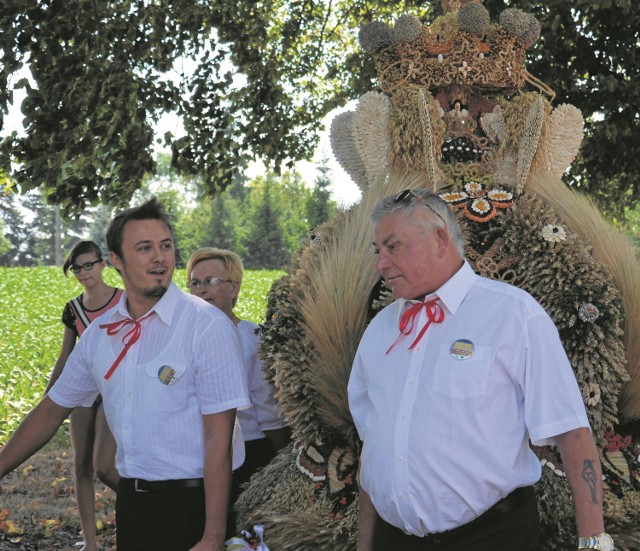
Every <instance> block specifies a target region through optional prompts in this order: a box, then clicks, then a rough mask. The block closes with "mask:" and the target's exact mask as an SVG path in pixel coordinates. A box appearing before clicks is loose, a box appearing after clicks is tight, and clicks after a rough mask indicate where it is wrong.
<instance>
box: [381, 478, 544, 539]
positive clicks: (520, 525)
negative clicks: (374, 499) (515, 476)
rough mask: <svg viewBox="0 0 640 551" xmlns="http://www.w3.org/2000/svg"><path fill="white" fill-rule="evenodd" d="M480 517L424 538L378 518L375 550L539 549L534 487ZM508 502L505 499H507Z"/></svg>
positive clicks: (521, 489)
mask: <svg viewBox="0 0 640 551" xmlns="http://www.w3.org/2000/svg"><path fill="white" fill-rule="evenodd" d="M516 492H517V495H515V496H511V495H510V496H507V498H505V500H503V501H502V502H498V503H497V504H496V505H495V506H494V507H493V508H491V509H489V510H488V511H487V512H486V513H484V514H483V515H480V516H479V517H478V518H477V519H475V520H473V521H471V522H469V523H468V524H465V525H463V526H460V527H459V528H455V529H454V530H450V531H448V532H442V533H441V534H433V535H431V536H426V537H424V538H420V537H417V536H410V535H407V534H405V533H404V532H403V531H402V530H400V529H399V528H396V527H395V526H392V525H391V524H388V523H387V522H385V521H383V520H382V519H381V518H380V517H378V518H377V520H376V523H375V527H374V533H373V549H374V551H394V550H396V549H398V550H399V549H402V551H537V550H538V541H539V529H540V528H539V518H538V505H537V503H536V497H535V494H534V492H533V487H528V488H520V489H518V490H516ZM505 501H506V503H503V502H505Z"/></svg>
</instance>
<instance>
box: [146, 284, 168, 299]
mask: <svg viewBox="0 0 640 551" xmlns="http://www.w3.org/2000/svg"><path fill="white" fill-rule="evenodd" d="M167 289H168V287H167V286H166V285H156V286H155V287H149V288H147V289H144V290H143V291H142V294H143V295H144V296H145V297H147V298H160V297H162V296H163V295H164V294H165V293H166V292H167Z"/></svg>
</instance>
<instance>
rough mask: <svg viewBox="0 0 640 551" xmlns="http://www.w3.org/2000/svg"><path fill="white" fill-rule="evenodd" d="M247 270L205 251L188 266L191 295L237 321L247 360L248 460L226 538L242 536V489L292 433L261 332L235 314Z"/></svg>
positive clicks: (227, 254) (236, 483) (235, 488)
mask: <svg viewBox="0 0 640 551" xmlns="http://www.w3.org/2000/svg"><path fill="white" fill-rule="evenodd" d="M243 270H244V268H243V266H242V260H240V257H239V256H238V255H237V254H236V253H234V252H233V251H229V250H226V249H217V248H214V247H205V248H203V249H198V250H197V251H196V252H195V253H193V254H192V255H191V257H190V258H189V261H188V262H187V277H188V278H189V279H188V283H187V285H188V287H189V292H190V293H191V294H192V295H196V296H198V297H200V298H201V299H203V300H205V301H207V302H208V303H209V304H211V305H213V306H216V307H217V308H219V309H220V310H222V311H223V312H224V313H225V314H226V315H227V316H228V317H229V319H230V320H231V321H232V322H233V324H234V325H235V326H236V329H237V330H238V334H239V336H240V343H241V345H242V352H243V355H244V360H245V368H246V377H247V383H248V387H249V398H250V400H251V406H250V407H249V408H247V409H242V410H238V412H237V421H238V422H239V424H240V428H241V432H242V438H243V439H244V448H245V460H244V463H243V464H242V466H240V467H239V468H235V466H234V471H233V477H232V483H231V497H230V504H229V511H228V514H227V538H230V537H232V536H234V535H235V534H237V533H238V529H239V528H241V527H238V526H236V517H237V515H236V512H235V511H234V508H233V505H234V503H235V502H236V500H237V498H238V497H239V495H240V492H241V487H242V485H243V484H244V483H245V482H247V481H248V480H249V478H250V477H251V475H252V474H254V473H255V472H256V471H257V470H258V469H260V468H262V467H264V466H265V465H267V464H268V463H269V462H270V461H271V460H272V459H273V458H274V457H275V456H276V455H277V453H278V452H279V451H280V450H281V449H282V448H283V447H285V446H286V445H287V444H288V443H289V439H290V437H291V429H290V428H289V427H288V426H287V422H286V421H285V419H284V417H283V416H282V412H281V411H280V408H279V407H278V406H277V404H276V403H275V400H274V398H273V393H274V391H275V388H274V387H273V385H271V384H270V383H269V382H268V381H267V380H265V378H264V374H263V372H262V362H261V361H260V358H259V357H258V347H259V345H260V327H259V326H258V325H257V324H255V323H253V322H251V321H248V320H243V319H240V318H239V317H238V316H236V314H235V313H234V311H233V309H234V308H235V306H236V303H237V301H238V294H239V293H240V285H241V284H242V276H243Z"/></svg>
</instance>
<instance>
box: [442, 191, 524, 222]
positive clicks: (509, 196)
mask: <svg viewBox="0 0 640 551" xmlns="http://www.w3.org/2000/svg"><path fill="white" fill-rule="evenodd" d="M464 189H465V191H452V192H448V193H441V194H440V197H441V198H442V199H443V200H444V201H446V202H447V203H449V204H450V205H452V206H454V207H455V208H461V209H464V215H465V216H466V217H467V218H468V219H469V220H473V221H474V222H487V221H488V220H491V219H492V218H495V217H496V216H497V215H498V209H506V208H509V207H511V206H513V204H514V201H513V193H511V192H509V191H505V190H503V189H500V188H496V189H491V190H487V189H486V188H485V186H484V184H482V183H480V182H467V183H466V184H465V185H464Z"/></svg>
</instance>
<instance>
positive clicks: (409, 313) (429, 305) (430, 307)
mask: <svg viewBox="0 0 640 551" xmlns="http://www.w3.org/2000/svg"><path fill="white" fill-rule="evenodd" d="M422 308H424V309H425V310H426V311H427V323H425V324H424V327H423V328H422V329H421V330H420V333H418V336H417V337H416V338H415V340H414V341H413V343H411V346H410V347H409V348H408V350H413V349H414V347H415V346H416V345H417V344H418V343H419V342H420V339H422V337H423V336H424V334H425V333H426V332H427V329H429V326H430V325H431V323H442V322H443V321H444V310H443V309H442V307H441V306H440V305H439V304H438V299H437V298H435V299H433V300H429V301H427V302H416V303H414V304H413V305H412V306H411V307H410V308H407V310H406V311H405V313H404V314H402V317H401V318H400V323H399V324H398V325H399V329H400V334H399V335H398V338H397V339H396V340H395V341H394V343H393V344H392V345H391V346H390V347H389V348H388V350H387V351H386V352H385V354H388V353H389V352H391V349H392V348H393V347H394V346H395V345H396V344H398V341H399V340H400V339H401V338H402V337H404V336H405V335H410V334H411V332H412V331H413V324H414V323H415V320H416V318H417V317H418V315H419V314H420V310H422Z"/></svg>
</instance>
